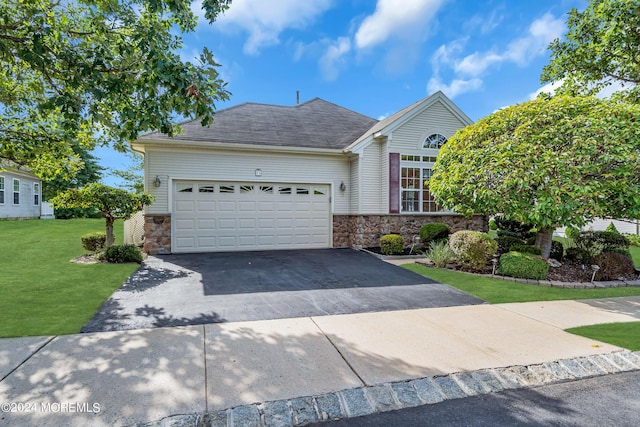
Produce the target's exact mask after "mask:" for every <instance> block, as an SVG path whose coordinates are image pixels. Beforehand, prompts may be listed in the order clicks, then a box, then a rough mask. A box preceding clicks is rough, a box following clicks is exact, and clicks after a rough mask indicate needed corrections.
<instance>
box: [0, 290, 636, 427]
mask: <svg viewBox="0 0 640 427" xmlns="http://www.w3.org/2000/svg"><path fill="white" fill-rule="evenodd" d="M637 320H640V297H626V298H611V299H601V300H583V301H554V302H534V303H520V304H502V305H476V306H466V307H449V308H433V309H417V310H406V311H392V312H381V313H364V314H351V315H339V316H322V317H305V318H296V319H282V320H267V321H256V322H239V323H222V324H209V325H199V326H188V327H176V328H164V329H147V330H133V331H120V332H103V333H93V334H81V335H68V336H59V337H29V338H10V339H2V340H0V409H1V411H0V425H8V426H59V425H68V426H75V425H77V426H81V425H92V426H113V425H117V426H123V425H134V424H136V423H147V422H153V421H157V420H161V419H163V418H166V417H170V416H174V415H177V414H183V418H180V420H181V421H180V422H182V423H183V424H184V425H189V423H194V424H196V423H197V422H201V421H202V416H203V414H205V413H208V414H213V415H209V417H210V419H209V422H211V423H212V425H227V422H228V421H231V422H232V423H235V425H243V424H247V423H249V424H250V423H255V422H258V423H259V422H264V423H267V424H269V423H271V424H270V425H292V424H294V423H296V424H304V422H305V421H313V420H318V419H321V417H322V415H323V414H324V416H340V417H342V416H355V415H362V414H364V413H367V411H369V412H372V411H379V410H388V409H394V408H396V407H402V405H413V406H415V405H416V404H424V403H425V402H430V401H431V400H430V399H431V398H430V397H429V394H428V393H427V392H426V391H425V390H427V389H428V387H432V388H433V390H436V391H437V393H439V394H438V396H440V397H439V399H440V400H442V399H444V398H448V397H451V396H454V397H455V396H456V394H455V393H456V392H455V390H454V391H451V390H453V389H450V387H454V386H455V387H459V390H463V391H465V392H466V393H467V394H465V395H468V394H470V393H475V392H478V391H479V390H480V388H477V387H480V386H469V385H468V384H476V383H478V382H477V380H476V379H474V378H482V377H483V376H484V377H485V378H489V377H491V379H490V380H485V382H483V383H482V384H485V385H484V389H485V390H489V391H495V390H498V389H499V387H498V386H499V384H502V387H503V388H505V387H507V385H508V384H509V381H511V380H509V375H507V374H505V375H503V376H502V377H500V375H499V374H498V371H495V369H502V368H506V367H513V366H524V367H526V366H534V365H539V364H546V365H544V366H546V367H547V369H548V370H549V369H551V370H550V371H549V372H552V373H553V374H554V375H555V377H554V378H555V379H556V380H557V379H558V378H563V377H564V378H571V377H576V376H578V375H582V374H578V373H576V372H578V368H579V369H580V370H581V371H580V372H582V371H584V372H587V374H589V373H590V372H596V373H601V374H603V373H606V372H613V371H615V370H614V368H607V366H617V367H618V369H638V368H640V356H637V355H636V354H634V353H630V352H624V353H616V352H621V351H622V349H620V348H617V347H614V346H611V345H608V344H604V343H598V342H594V341H592V340H589V339H585V338H581V337H578V336H575V335H571V334H568V333H566V332H564V331H563V330H562V328H567V327H572V326H578V325H587V324H597V323H609V322H628V321H637ZM612 353H613V354H612ZM597 355H606V356H597ZM620 355H623V356H624V357H623V356H620ZM584 357H591V358H596V359H584V360H586V362H584V363H582V365H580V364H578V368H575V369H573V368H571V366H572V365H571V363H573V362H571V363H570V362H566V363H564V364H556V365H549V364H548V362H554V361H558V360H560V359H564V360H572V359H575V358H584ZM598 358H599V359H598ZM598 360H602V361H603V362H602V364H600V363H599V362H597V361H598ZM589 364H591V365H594V369H596V367H597V366H595V365H602V366H600V368H599V370H595V371H590V370H589V367H588V365H589ZM605 365H606V366H605ZM623 365H624V367H622V366H623ZM563 366H564V367H563ZM585 367H586V369H585ZM492 369H493V370H494V371H491V372H493V373H491V372H490V371H487V370H492ZM512 371H513V372H515V371H514V370H513V369H512ZM560 371H562V372H560ZM465 372H475V373H477V374H474V376H470V375H467V380H468V381H471V380H473V381H474V382H471V383H467V382H466V381H467V380H465V379H464V378H465V376H464V375H465V374H460V373H465ZM478 372H479V373H478ZM501 372H503V373H504V372H505V371H504V370H502V371H501ZM510 372H511V371H510ZM450 374H453V375H452V376H450V377H447V376H448V375H450ZM514 375H515V376H513V378H512V381H511V382H512V383H513V384H512V385H513V386H517V385H518V384H519V385H531V384H536V382H535V381H533V380H531V381H529V380H527V379H526V375H525V376H520V379H517V378H516V377H517V375H516V374H514ZM540 375H542V374H540ZM549 375H550V374H549ZM591 375H593V373H591ZM538 376H539V375H538ZM543 376H544V375H543ZM498 377H500V378H502V380H501V381H498V380H497V379H496V378H498ZM429 378H431V379H433V381H432V380H429ZM450 378H453V380H454V381H450V380H449V379H450ZM416 379H418V380H416ZM434 384H435V385H434ZM478 384H480V383H478ZM474 387H476V388H474ZM496 387H498V388H496ZM336 392H339V393H336ZM448 393H453V394H448ZM312 396H315V398H311V397H312ZM367 396H369V397H367ZM372 396H374V397H372ZM375 396H378V397H375ZM300 397H303V398H302V399H297V398H300ZM291 399H293V400H291ZM358 399H361V401H359V400H358ZM362 399H364V400H362ZM433 401H438V400H437V398H435V400H433ZM258 402H271V403H268V404H266V406H264V405H263V406H259V405H253V404H255V403H258ZM376 402H377V403H376ZM380 402H382V403H380ZM385 402H387V403H385ZM385 405H386V406H385ZM399 405H400V406H399ZM320 407H322V408H324V409H323V410H322V411H320V410H319V408H320ZM227 408H235V409H233V410H230V411H225V410H226V409H227ZM259 408H266V409H264V410H263V413H260V411H261V410H260V409H259ZM320 412H322V413H320ZM188 414H195V415H192V416H190V415H188ZM229 414H234V415H229ZM291 414H294V415H291ZM295 414H298V415H295ZM314 414H315V415H314ZM292 416H293V417H294V418H291V417H292ZM314 417H315V418H314ZM216 420H217V421H216ZM234 420H235V421H234ZM265 420H268V421H269V422H267V421H265ZM301 420H302V421H301ZM176 422H178V420H177V419H176ZM218 423H219V424H218ZM158 425H161V424H158ZM256 425H259V424H256Z"/></svg>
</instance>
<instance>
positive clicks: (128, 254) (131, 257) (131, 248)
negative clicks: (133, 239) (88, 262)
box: [104, 244, 142, 264]
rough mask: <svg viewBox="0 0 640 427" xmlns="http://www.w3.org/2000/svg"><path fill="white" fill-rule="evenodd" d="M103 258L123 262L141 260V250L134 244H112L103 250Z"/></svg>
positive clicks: (108, 260)
mask: <svg viewBox="0 0 640 427" xmlns="http://www.w3.org/2000/svg"><path fill="white" fill-rule="evenodd" d="M104 259H105V260H106V261H107V262H114V263H125V262H137V263H138V264H139V263H141V262H142V251H140V248H138V247H137V246H135V245H128V244H125V245H113V246H109V247H108V248H107V249H106V250H105V251H104Z"/></svg>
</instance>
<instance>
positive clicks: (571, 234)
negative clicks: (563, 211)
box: [564, 225, 580, 239]
mask: <svg viewBox="0 0 640 427" xmlns="http://www.w3.org/2000/svg"><path fill="white" fill-rule="evenodd" d="M564 235H565V236H567V237H568V238H570V239H575V238H576V237H578V236H580V230H579V229H578V228H576V227H574V226H573V225H570V226H568V227H567V228H565V229H564Z"/></svg>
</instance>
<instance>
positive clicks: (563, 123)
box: [430, 96, 640, 258]
mask: <svg viewBox="0 0 640 427" xmlns="http://www.w3.org/2000/svg"><path fill="white" fill-rule="evenodd" d="M430 189H431V191H432V192H433V194H434V195H435V196H436V199H437V200H438V203H440V204H442V205H443V206H445V207H447V208H450V209H454V210H456V211H457V212H459V213H462V214H467V215H470V214H473V213H480V214H484V215H493V214H496V213H502V214H503V215H504V216H505V218H508V219H511V220H515V221H519V222H522V223H526V224H531V225H532V226H534V227H535V228H536V230H537V233H538V234H537V237H536V246H538V247H539V248H540V249H542V255H543V257H544V258H548V257H549V254H550V251H551V238H552V233H553V231H554V229H555V228H557V227H561V226H569V225H574V226H579V227H582V226H584V225H585V223H586V222H588V221H590V220H591V219H593V218H594V217H602V218H607V217H608V218H631V219H634V218H640V107H639V106H637V105H631V104H626V103H621V102H620V103H615V102H611V101H604V100H600V99H596V98H592V97H567V96H558V97H555V98H552V99H536V100H534V101H529V102H525V103H523V104H519V105H515V106H512V107H508V108H505V109H502V110H499V111H497V112H495V113H493V114H491V115H490V116H488V117H485V118H484V119H482V120H480V121H478V122H477V123H475V124H473V125H471V126H467V127H466V128H464V129H462V130H460V131H458V132H457V133H456V134H455V135H454V136H453V137H452V138H450V139H449V142H447V144H445V145H444V146H443V148H442V149H441V151H440V155H439V156H438V161H437V162H436V164H435V166H434V172H433V175H432V177H431V180H430Z"/></svg>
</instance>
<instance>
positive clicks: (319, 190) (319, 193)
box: [313, 187, 326, 196]
mask: <svg viewBox="0 0 640 427" xmlns="http://www.w3.org/2000/svg"><path fill="white" fill-rule="evenodd" d="M313 194H315V195H316V196H324V195H325V194H326V193H325V191H324V190H323V189H322V188H318V187H315V188H314V189H313Z"/></svg>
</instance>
